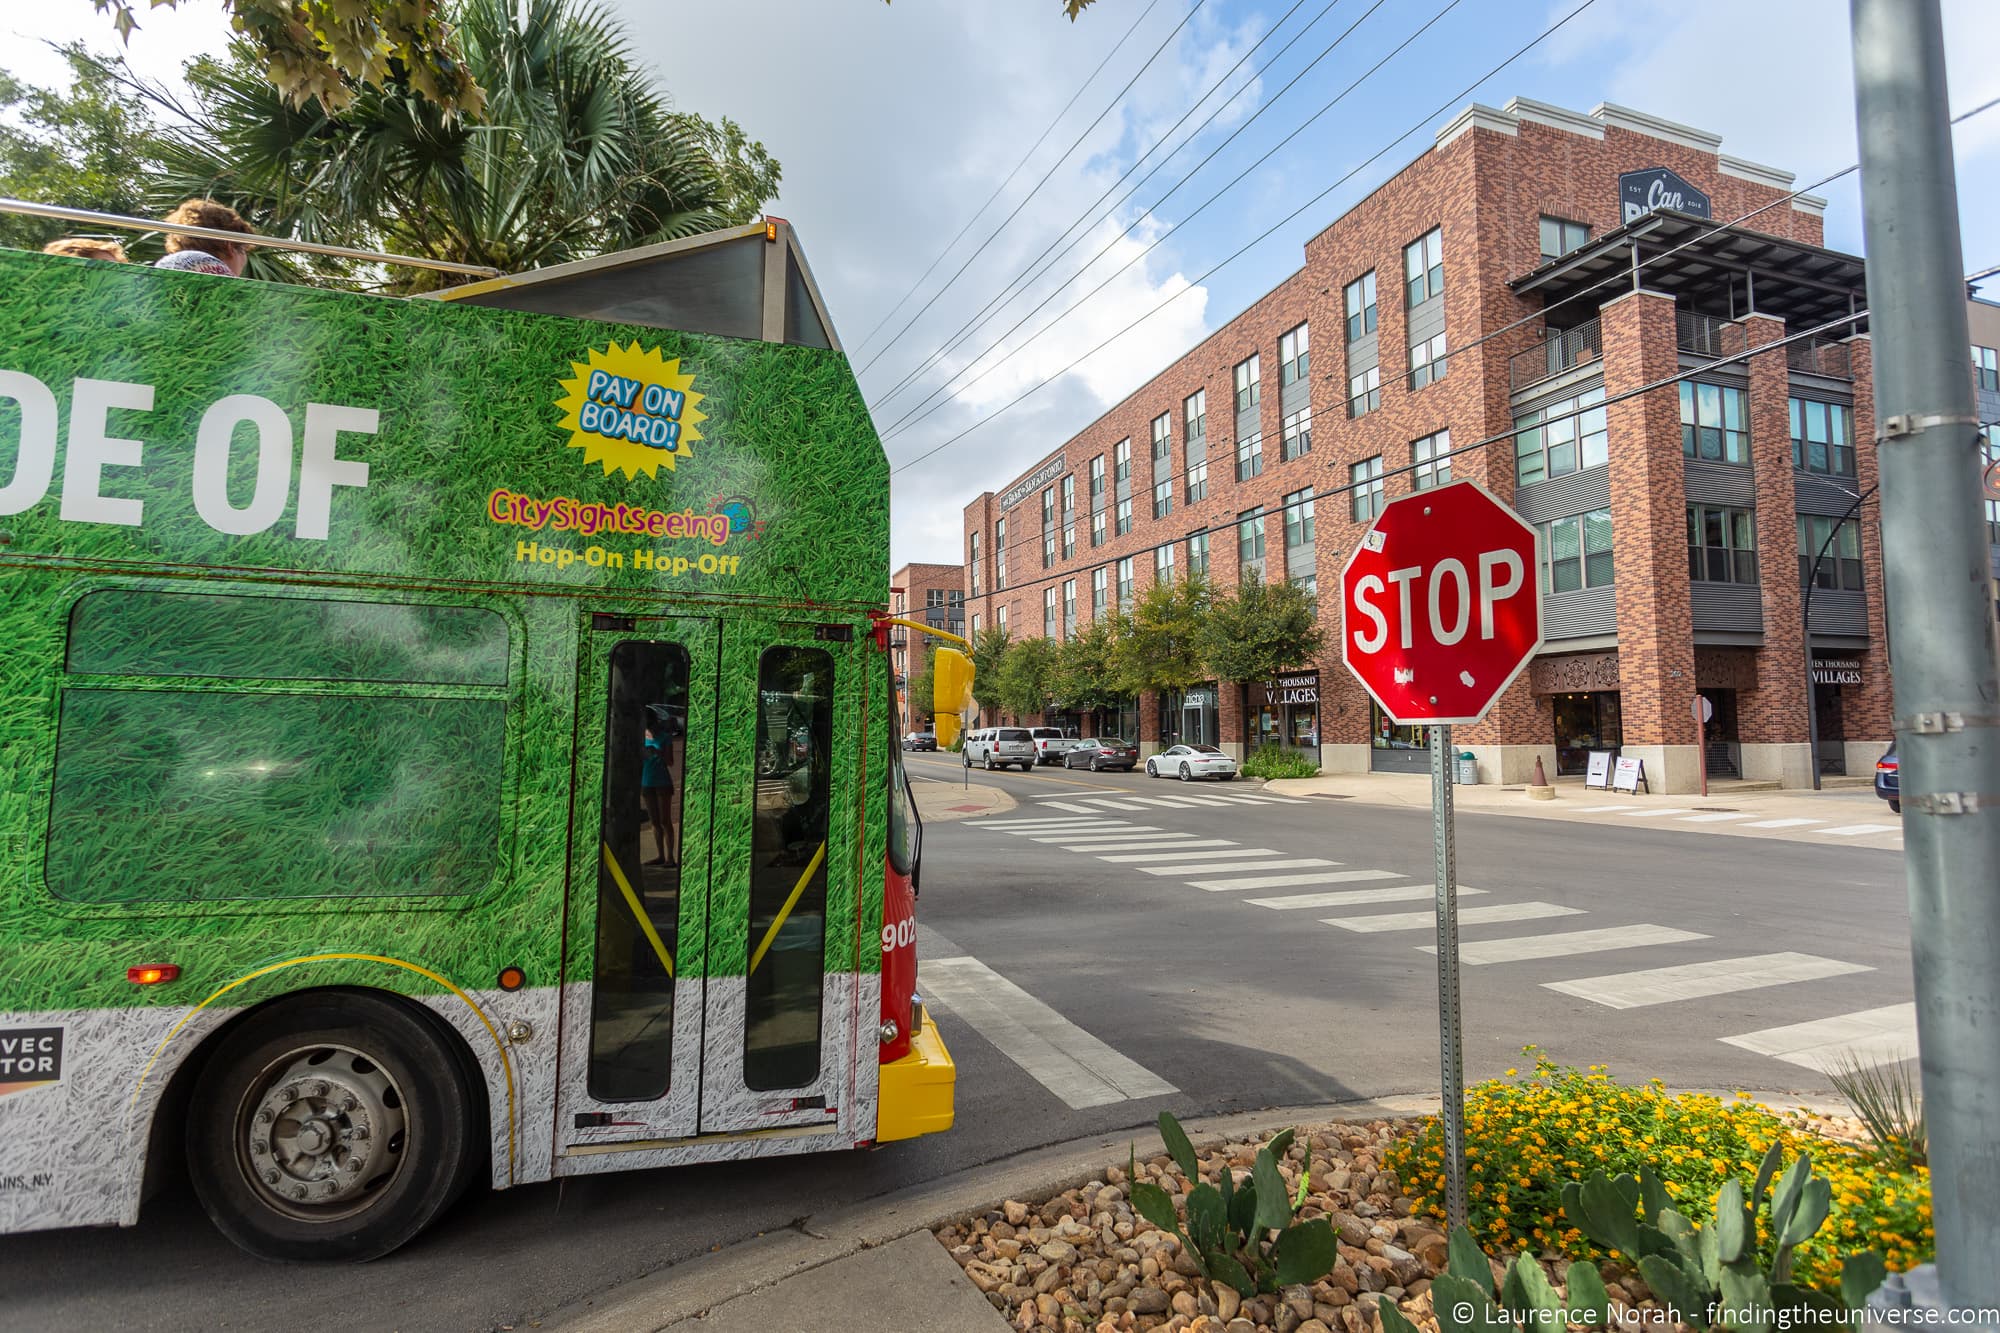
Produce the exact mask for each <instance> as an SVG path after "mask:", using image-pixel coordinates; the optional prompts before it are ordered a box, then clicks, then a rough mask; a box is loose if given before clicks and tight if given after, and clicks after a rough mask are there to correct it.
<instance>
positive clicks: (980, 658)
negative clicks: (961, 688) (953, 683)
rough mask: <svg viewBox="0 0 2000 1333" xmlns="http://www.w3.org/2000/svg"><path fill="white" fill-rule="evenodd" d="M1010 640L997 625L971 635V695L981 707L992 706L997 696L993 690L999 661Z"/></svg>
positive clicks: (996, 684)
mask: <svg viewBox="0 0 2000 1333" xmlns="http://www.w3.org/2000/svg"><path fill="white" fill-rule="evenodd" d="M1010 642H1011V640H1009V638H1008V637H1007V631H1006V630H1004V629H1001V628H1000V627H998V626H997V625H989V626H987V627H986V628H985V629H983V630H980V631H979V632H978V633H977V634H974V635H973V636H972V652H971V654H970V655H971V657H972V696H973V698H974V699H975V700H977V701H978V704H979V706H980V708H982V709H986V708H992V707H993V706H994V702H995V700H996V698H997V697H998V696H997V695H996V694H995V693H994V691H995V690H997V689H998V688H999V684H1000V663H1001V661H1002V659H1004V658H1005V657H1006V656H1007V646H1008V644H1009V643H1010Z"/></svg>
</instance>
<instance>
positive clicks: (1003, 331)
mask: <svg viewBox="0 0 2000 1333" xmlns="http://www.w3.org/2000/svg"><path fill="white" fill-rule="evenodd" d="M606 3H607V7H608V8H609V9H611V10H612V11H613V12H614V13H615V14H616V15H617V16H618V17H619V18H620V19H621V20H622V21H623V22H624V24H625V27H626V29H627V32H628V34H629V36H630V39H631V43H632V47H633V50H634V53H635V55H636V57H637V58H638V59H639V60H640V61H641V62H643V63H644V64H646V65H647V66H649V67H650V68H651V69H652V70H653V71H654V72H655V73H656V74H657V75H658V77H659V79H660V82H661V84H662V85H663V86H664V87H665V88H666V89H667V91H668V92H669V94H670V95H671V96H672V97H673V99H674V101H675V102H676V104H677V105H678V106H680V107H681V108H682V109H685V110H690V111H698V112H701V113H702V114H704V115H707V116H709V117H711V118H716V117H721V116H728V117H731V118H732V119H734V120H736V121H737V122H738V123H740V124H741V125H742V126H743V127H744V129H745V130H746V131H747V132H748V133H749V134H750V135H751V136H752V137H753V138H756V139H759V140H761V141H762V142H763V143H764V145H765V146H766V147H767V148H768V149H769V150H770V151H771V153H772V154H773V155H774V156H776V157H777V158H778V160H779V161H780V162H781V163H782V164H783V167H784V180H783V184H782V187H781V193H780V196H779V198H777V199H776V200H774V201H772V202H771V203H770V204H769V205H767V208H768V211H770V212H771V213H774V214H777V215H779V216H782V217H785V218H788V219H789V220H790V221H791V222H792V223H793V224H794V225H795V226H796V227H797V228H798V234H799V237H800V240H801V243H802V244H803V245H804V247H805V251H806V255H807V258H808V260H809V261H810V263H811V264H812V267H813V271H814V275H815V276H816V277H817V279H818V281H819V284H820V289H821V293H822V295H823V296H824V297H825V299H826V302H827V305H828V308H829V311H830V313H831V315H832V318H833V322H834V325H835V328H836V330H837V331H838V333H839V335H840V337H841V340H842V342H843V343H844V344H845V346H846V348H847V351H848V353H849V355H850V357H851V358H852V359H853V361H854V364H855V365H856V367H857V368H858V373H859V376H860V380H861V386H862V390H863V393H864V394H865V395H866V397H867V399H868V401H869V404H870V406H871V408H872V409H873V411H874V414H875V422H876V428H877V430H878V431H879V432H880V433H881V434H882V436H883V439H884V446H885V448H886V449H887V450H888V454H889V458H890V461H891V464H892V466H893V467H895V468H897V469H898V470H897V471H896V472H895V473H894V474H893V485H894V491H893V503H892V512H893V535H892V553H891V554H892V566H900V565H902V564H904V563H906V562H909V561H938V562H943V563H957V562H959V561H960V560H961V559H962V558H963V552H962V551H961V550H960V549H959V547H960V542H961V540H962V537H961V532H962V520H961V515H962V511H963V508H964V505H965V504H966V503H967V502H968V501H970V500H971V499H972V498H974V497H975V496H976V495H978V493H979V492H980V491H982V490H987V489H997V488H998V487H1000V486H1001V485H1002V484H1004V483H1005V482H1006V481H1008V480H1010V479H1011V478H1013V477H1014V476H1015V475H1016V474H1018V473H1019V472H1021V471H1022V470H1024V469H1025V468H1027V467H1029V466H1031V465H1032V464H1033V463H1035V462H1036V461H1037V460H1039V459H1040V458H1042V457H1043V456H1045V455H1046V454H1048V453H1049V452H1050V451H1052V450H1053V449H1054V448H1056V447H1057V446H1058V445H1060V444H1061V443H1062V442H1063V441H1065V440H1066V439H1068V438H1069V437H1070V436H1071V435H1072V434H1074V433H1075V432H1076V431H1078V430H1079V429H1081V428H1082V427H1084V426H1086V425H1088V424H1089V423H1090V422H1091V421H1092V420H1094V419H1095V418H1096V417H1098V416H1099V415H1101V414H1102V413H1103V412H1104V410H1105V409H1106V408H1108V407H1110V406H1111V405H1112V404H1114V403H1116V402H1117V401H1119V399H1121V398H1123V397H1124V396H1125V395H1126V394H1127V393H1129V392H1131V391H1132V390H1133V389H1135V388H1137V387H1138V386H1139V385H1140V384H1142V383H1144V382H1145V380H1146V379H1148V378H1149V377H1150V376H1152V375H1153V374H1155V373H1157V372H1158V371H1159V370H1161V369H1163V368H1164V367H1165V366H1167V365H1168V364H1170V363H1171V362H1172V361H1174V360H1175V359H1176V358H1177V357H1178V356H1180V355H1181V353H1183V352H1184V351H1186V350H1187V348H1189V347H1190V346H1192V345H1193V344H1194V343H1195V342H1197V341H1198V340H1199V339H1200V338H1202V337H1203V336H1205V335H1206V334H1207V333H1209V332H1211V331H1212V330H1214V329H1215V328H1217V327H1219V326H1220V325H1222V324H1224V323H1226V322H1227V321H1228V320H1229V319H1230V318H1231V317H1233V316H1234V315H1235V314H1236V313H1238V312H1239V311H1241V310H1242V309H1243V308H1244V307H1246V306H1247V305H1249V304H1250V303H1251V302H1252V301H1254V300H1256V299H1257V298H1258V297H1259V296H1261V295H1262V294H1263V293H1265V292H1266V291H1268V290H1269V289H1270V288H1271V287H1273V286H1274V285H1276V284H1277V283H1278V282H1279V281H1280V280H1282V279H1283V278H1284V277H1285V276H1287V275H1288V274H1289V273H1291V272H1293V271H1294V270H1296V269H1297V268H1298V266H1299V264H1300V262H1301V259H1302V253H1303V244H1304V241H1305V239H1306V238H1307V237H1309V236H1311V235H1313V234H1315V233H1316V232H1318V231H1320V230H1321V229H1323V228H1324V227H1325V226H1326V225H1327V224H1328V223H1329V222H1331V221H1332V220H1333V219H1334V218H1336V217H1338V216H1339V215H1340V214H1341V213H1342V212H1343V211H1344V210H1345V209H1347V208H1348V207H1350V206H1352V205H1353V204H1354V203H1355V202H1357V201H1358V200H1359V199H1361V198H1362V197H1363V196H1364V195H1366V194H1367V192H1368V191H1369V190H1371V189H1373V188H1374V187H1375V186H1377V185H1379V184H1380V183H1381V182H1382V181H1383V180H1385V179H1387V178H1388V177H1389V176H1391V175H1393V174H1394V173H1395V171H1396V170H1398V169H1399V168H1401V167H1402V166H1403V165H1405V164H1406V163H1408V162H1409V161H1410V160H1411V159H1413V158H1415V157H1416V156H1418V155H1419V154H1420V153H1421V152H1422V151H1423V150H1424V149H1425V148H1426V147H1428V146H1429V145H1430V143H1431V141H1432V136H1433V135H1434V133H1435V131H1436V130H1437V128H1438V127H1439V126H1440V125H1442V124H1443V123H1444V122H1445V121H1447V120H1449V119H1450V118H1451V116H1452V115H1453V114H1455V113H1456V111H1457V110H1458V109H1459V108H1461V107H1463V106H1464V105H1465V104H1466V103H1467V102H1471V101H1480V102H1484V103H1487V104H1489V105H1493V106H1498V105H1501V104H1502V103H1504V102H1505V101H1506V100H1507V99H1508V98H1509V97H1512V96H1516V95H1519V96H1523V97H1530V98H1535V99H1538V100H1540V101H1544V102H1552V103H1555V104H1556V105H1559V106H1566V107H1570V108H1573V109H1575V110H1578V111H1588V110H1589V109H1590V108H1592V107H1593V106H1595V105H1597V104H1598V103H1599V102H1605V101H1609V102H1616V103H1621V104H1623V105H1626V106H1631V107H1636V108H1638V109H1640V110H1644V111H1648V112H1651V113H1652V114H1655V115H1659V116H1663V117H1665V118H1667V119H1669V120H1674V121H1679V122H1681V123H1683V124H1687V125H1693V126H1696V127H1698V128H1701V129H1704V130H1708V131H1710V132H1713V133H1717V134H1720V135H1721V136H1722V139H1723V151H1724V152H1727V153H1731V154H1733V155H1735V156H1737V157H1743V158H1748V159H1750V160H1751V161H1754V162H1760V163H1764V164H1767V165H1769V166H1773V167H1778V168H1780V169H1783V170H1787V171H1792V172H1796V173H1797V175H1798V178H1799V183H1800V185H1802V186H1803V185H1806V184H1808V183H1810V182H1812V181H1814V180H1817V179H1819V178H1820V177H1823V176H1826V175H1828V174H1830V173H1832V172H1835V171H1838V170H1839V169H1841V168H1843V167H1846V166H1847V165H1849V164H1850V163H1852V162H1853V161H1854V160H1855V158H1856V155H1857V149H1856V144H1855V129H1854V119H1855V118H1854V101H1853V79H1852V62H1851V59H1850V53H1849V47H1848V42H1849V36H1848V27H1847V0H1296V3H1295V0H1097V3H1096V4H1094V5H1093V6H1092V7H1091V8H1089V9H1087V10H1085V11H1084V13H1083V16H1082V17H1081V18H1079V19H1078V20H1077V21H1076V22H1075V23H1071V22H1070V21H1069V20H1068V19H1067V18H1065V17H1064V16H1063V13H1062V7H1061V5H1060V4H1059V3H1058V0H894V3H893V5H888V4H882V3H880V2H879V0H731V3H729V4H724V5H716V4H695V3H687V2H685V0H683V2H681V3H662V2H661V0H606ZM1579 5H1583V6H1584V8H1583V9H1582V12H1580V13H1577V14H1575V17H1573V18H1570V19H1569V21H1568V22H1566V23H1564V24H1563V25H1562V26H1561V27H1560V28H1559V29H1557V30H1556V31H1555V32H1554V33H1553V34H1552V35H1551V36H1549V37H1547V38H1546V39H1545V40H1544V41H1542V42H1541V43H1540V44H1539V45H1537V46H1535V47H1534V48H1533V49H1532V50H1530V51H1529V52H1528V53H1527V54H1525V55H1522V56H1521V57H1520V58H1519V59H1517V60H1515V61H1514V62H1513V63H1511V64H1509V65H1507V67H1506V68H1505V69H1503V70H1501V71H1500V72H1499V73H1498V74H1495V75H1493V76H1492V77H1491V78H1487V77H1486V76H1487V74H1488V72H1489V71H1490V70H1492V69H1493V68H1494V66H1496V65H1499V64H1500V63H1501V62H1502V61H1503V60H1505V59H1506V58H1507V57H1509V56H1510V55H1513V54H1514V52H1515V51H1516V50H1517V49H1518V48H1520V47H1522V46H1524V45H1527V44H1528V43H1529V42H1530V41H1532V40H1533V39H1534V38H1535V37H1536V36H1537V35H1539V34H1541V33H1542V32H1543V31H1544V30H1545V29H1547V28H1549V27H1550V25H1552V24H1554V23H1556V22H1557V21H1558V20H1560V19H1562V18H1564V16H1566V15H1570V14H1571V13H1572V12H1573V11H1575V10H1577V8H1578V6H1579ZM9 8H10V9H12V8H14V7H13V6H9ZM1943 8H1944V17H1945V41H1946V50H1947V59H1948V62H1949V75H1950V89H1951V104H1952V108H1953V110H1954V112H1958V111H1962V110H1966V109H1968V108H1971V107H1974V106H1977V105H1979V104H1981V103H1983V102H1985V101H1988V100H1990V99H1993V98H1996V97H2000V62H1996V61H1994V60H1992V59H1991V54H1992V52H1994V51H1996V50H2000V3H1995V2H1994V0H1944V6H1943ZM140 19H141V22H142V24H143V26H142V28H141V30H140V31H139V32H138V33H136V34H135V35H134V36H133V38H132V42H131V47H130V53H131V56H132V59H133V62H134V63H135V64H136V65H137V66H138V67H139V68H140V69H141V70H142V71H144V72H146V73H149V74H153V75H156V76H161V77H171V75H172V72H173V71H174V70H175V69H177V68H178V66H179V63H180V62H181V61H182V60H184V59H186V58H187V57H188V56H190V55H193V54H195V53H198V52H200V51H203V50H209V49H214V48H215V47H216V46H217V45H219V44H220V43H221V42H222V41H223V40H224V39H225V36H226V26H225V22H224V20H223V18H222V11H221V8H220V6H219V4H216V3H213V0H182V3H181V6H180V8H179V9H175V10H154V11H151V12H147V11H145V10H144V9H142V10H141V13H140ZM1427 24H1428V25H1429V26H1426V25H1427ZM1343 34H1345V35H1343ZM79 37H80V38H83V39H85V40H88V41H90V42H91V43H92V44H93V45H95V46H97V47H99V48H101V49H108V48H111V47H112V46H114V45H115V42H116V38H115V37H114V36H113V35H112V33H111V31H110V28H109V25H108V22H107V21H106V20H104V19H103V18H101V17H100V16H98V15H97V14H96V13H95V12H94V11H93V9H92V6H91V5H90V3H89V0H49V3H45V4H42V5H40V6H37V7H35V8H33V9H31V10H25V11H21V12H15V13H11V14H8V15H5V16H0V50H4V51H5V53H6V54H5V55H4V57H0V63H4V64H5V65H6V67H7V68H9V69H11V70H13V71H14V72H15V73H16V74H18V75H21V76H24V77H27V78H30V79H31V80H38V81H42V82H53V81H56V80H59V79H60V77H61V69H60V66H59V64H58V63H57V62H56V61H55V60H54V59H53V57H52V56H51V55H50V54H49V53H48V52H47V51H46V49H45V48H44V47H43V46H42V45H41V44H40V40H50V39H52V40H66V39H72V38H79ZM18 38H25V39H29V40H16V39H18ZM1336 38H1338V39H1340V40H1339V42H1338V44H1337V45H1335V41H1336ZM36 39H40V40H36ZM1259 43H1261V45H1259ZM1288 44H1289V45H1288ZM1329 48H1331V49H1329ZM1398 48H1401V49H1400V50H1399V49H1398ZM1246 55H1247V59H1245V57H1246ZM1385 59H1386V63H1384V64H1382V65H1381V66H1380V68H1379V69H1375V70H1374V71H1373V72H1372V73H1371V72H1370V71H1371V67H1374V66H1376V64H1377V62H1378V61H1384V60H1385ZM1475 85H1476V87H1475ZM1336 99H1338V100H1336ZM1329 103H1332V106H1331V108H1330V109H1326V108H1328V104H1329ZM1315 117H1316V118H1315ZM1287 136H1293V137H1291V138H1290V140H1289V142H1282V141H1285V140H1286V138H1287ZM1956 142H1957V148H1958V186H1959V201H1960V216H1961V227H1962V234H1963V240H1964V249H1965V259H1966V264H1967V267H1968V269H1974V268H1980V267H1985V266H1988V265H1992V264H2000V220H1996V219H2000V108H1995V109H1994V110H1992V111H1990V112H1986V113H1983V114H1982V115H1980V116H1978V117H1976V118H1974V119H1972V120H1970V121H1968V122H1967V123H1966V124H1964V125H1962V126H1960V127H1959V129H1958V131H1957V138H1956ZM1184 143H1185V145H1186V146H1184V147H1183V146H1182V145H1183V144H1184ZM1205 158H1206V159H1208V160H1207V161H1206V163H1205V165H1203V160H1204V159H1205ZM1161 164H1164V165H1161ZM1156 167H1157V168H1158V170H1157V171H1155V168H1156ZM1148 173H1152V174H1151V175H1150V178H1149V179H1148V178H1147V177H1148ZM1190 173H1192V174H1191V175H1190ZM1239 176H1241V177H1242V180H1241V183H1240V184H1232V182H1233V181H1235V180H1236V179H1237V178H1238V177H1239ZM1142 181H1143V183H1140V182H1142ZM1121 182H1122V183H1121ZM1135 185H1136V186H1137V188H1136V189H1134V188H1133V187H1134V186H1135ZM1225 187H1228V188H1227V191H1226V193H1225ZM1128 191H1130V193H1129V195H1128ZM1817 193H1820V194H1823V195H1825V196H1826V197H1827V198H1828V200H1829V208H1828V211H1827V215H1826V238H1827V244H1828V245H1830V246H1832V247H1834V248H1836V249H1841V250H1848V251H1852V252H1857V253H1858V252H1860V251H1861V249H1862V244H1861V210H1860V198H1859V193H1858V187H1857V186H1856V185H1855V183H1854V178H1853V177H1852V176H1849V177H1848V178H1846V179H1845V180H1842V181H1839V182H1836V183H1835V184H1833V185H1830V186H1828V187H1826V188H1824V189H1821V190H1819V191H1817ZM1121 199H1122V201H1123V202H1122V203H1121V202H1120V201H1121ZM1211 199H1213V200H1214V201H1215V202H1213V203H1210V202H1209V201H1210V200H1211ZM1204 205H1205V206H1204ZM1267 230H1268V231H1269V233H1270V234H1269V235H1268V236H1265V235H1264V233H1265V232H1266V231H1267ZM1260 237H1262V239H1259V238H1260ZM1044 256H1048V258H1045V257H1044ZM1051 258H1052V259H1053V261H1054V262H1053V263H1050V259H1051ZM934 261H937V262H935V266H934V267H933V264H934ZM1044 265H1048V267H1047V271H1046V273H1044V274H1042V276H1040V277H1038V278H1030V279H1029V280H1028V281H1027V282H1026V283H1025V284H1023V285H1022V288H1021V290H1020V291H1019V292H1017V293H1015V294H1014V295H1012V296H1011V297H1009V298H1008V299H1007V300H1006V301H1005V303H1003V304H1001V305H1000V306H999V307H998V309H997V311H995V312H993V313H992V315H991V317H990V320H989V322H988V323H986V324H985V325H984V326H983V327H976V328H975V329H974V330H973V332H972V333H971V335H970V336H969V337H967V338H965V339H964V340H963V342H962V343H960V345H958V346H956V347H953V346H952V344H953V343H954V342H956V341H958V340H959V335H960V333H961V331H962V330H964V329H966V327H967V326H968V325H969V324H972V323H973V321H975V320H977V319H979V318H980V317H981V316H982V315H983V314H985V313H986V309H987V307H988V305H989V303H991V302H993V301H995V300H996V298H999V297H1001V295H1002V294H1003V293H1004V292H1006V291H1007V290H1008V288H1009V286H1010V284H1013V283H1015V282H1016V280H1017V279H1020V278H1023V277H1025V276H1027V275H1029V274H1031V273H1034V272H1037V271H1039V270H1040V269H1041V268H1042V267H1043V266H1044ZM926 275H927V276H926ZM1996 290H2000V285H1996V287H1990V288H1989V289H1988V293H1989V294H1993V293H1994V292H1995V291H1996ZM1045 300H1046V304H1044V302H1045ZM1037 306H1040V309H1039V310H1038V309H1037ZM1072 307H1073V309H1072ZM1065 311H1067V312H1068V313H1064V312H1065ZM1017 325H1018V326H1019V327H1018V328H1017V327H1015V326H1017ZM1010 330H1012V331H1011V332H1010ZM934 450H935V452H932V451H934ZM926 455H928V456H926ZM919 459H921V461H917V460H919Z"/></svg>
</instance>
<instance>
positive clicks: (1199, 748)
mask: <svg viewBox="0 0 2000 1333" xmlns="http://www.w3.org/2000/svg"><path fill="white" fill-rule="evenodd" d="M1146 776H1147V777H1149V778H1164V777H1176V778H1179V779H1180V780H1181V781H1182V782H1193V781H1194V780H1195V779H1196V778H1219V779H1221V780H1222V781H1224V782H1234V781H1235V780H1236V761H1235V760H1234V759H1231V758H1230V757H1229V756H1228V755H1226V754H1224V753H1223V752H1222V751H1220V750H1218V749H1216V748H1215V747H1214V746H1213V745H1175V746H1171V747H1169V748H1168V749H1165V750H1162V751H1160V752H1159V753H1158V754H1156V755H1154V756H1153V757H1152V758H1151V759H1148V760H1147V761H1146Z"/></svg>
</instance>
